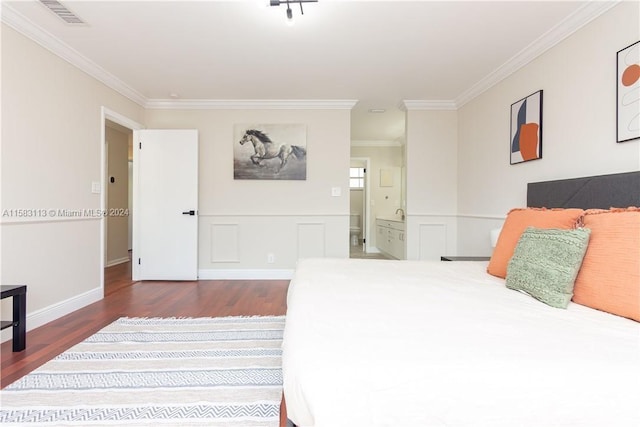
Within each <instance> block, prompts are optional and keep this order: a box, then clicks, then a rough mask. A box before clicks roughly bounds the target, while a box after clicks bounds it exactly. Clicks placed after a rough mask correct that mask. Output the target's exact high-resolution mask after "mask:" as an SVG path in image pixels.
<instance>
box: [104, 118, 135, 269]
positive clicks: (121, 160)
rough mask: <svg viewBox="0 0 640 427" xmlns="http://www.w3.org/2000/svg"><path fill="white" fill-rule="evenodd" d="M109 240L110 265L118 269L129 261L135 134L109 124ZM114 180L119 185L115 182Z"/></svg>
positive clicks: (107, 256) (107, 263)
mask: <svg viewBox="0 0 640 427" xmlns="http://www.w3.org/2000/svg"><path fill="white" fill-rule="evenodd" d="M105 131H106V135H105V139H106V143H107V166H108V171H107V175H106V184H105V185H106V189H105V191H106V193H107V212H109V213H110V214H109V215H108V216H107V236H106V237H107V238H106V251H105V252H106V261H105V263H106V265H107V266H109V265H115V264H118V263H121V262H124V261H127V260H128V259H129V216H128V215H125V214H124V213H125V212H128V211H129V139H130V137H131V132H127V133H124V132H122V131H121V130H118V129H115V128H114V127H112V126H110V125H109V124H107V126H106V129H105ZM111 177H113V178H114V181H115V182H113V183H112V182H111V181H110V179H111Z"/></svg>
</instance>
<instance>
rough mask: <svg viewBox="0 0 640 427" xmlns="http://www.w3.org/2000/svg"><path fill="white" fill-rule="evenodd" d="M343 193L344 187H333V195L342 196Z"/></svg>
mask: <svg viewBox="0 0 640 427" xmlns="http://www.w3.org/2000/svg"><path fill="white" fill-rule="evenodd" d="M341 195H342V188H340V187H331V196H333V197H340V196H341Z"/></svg>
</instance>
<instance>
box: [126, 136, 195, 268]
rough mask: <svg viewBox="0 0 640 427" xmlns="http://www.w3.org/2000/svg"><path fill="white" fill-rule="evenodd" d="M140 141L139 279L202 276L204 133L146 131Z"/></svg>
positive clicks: (135, 245)
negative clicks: (200, 147)
mask: <svg viewBox="0 0 640 427" xmlns="http://www.w3.org/2000/svg"><path fill="white" fill-rule="evenodd" d="M134 141H135V147H134V149H135V150H134V163H136V165H135V166H134V169H135V171H136V173H135V176H134V209H135V211H136V215H135V216H134V220H135V224H134V230H133V233H134V242H133V260H132V261H133V263H134V271H133V273H134V280H196V279H197V278H198V131H197V130H195V129H186V130H183V129H181V130H152V129H146V130H140V131H137V132H136V134H135V135H134ZM136 155H137V161H136V158H135V157H136ZM136 178H137V179H136Z"/></svg>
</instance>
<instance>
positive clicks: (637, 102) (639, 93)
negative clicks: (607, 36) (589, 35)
mask: <svg viewBox="0 0 640 427" xmlns="http://www.w3.org/2000/svg"><path fill="white" fill-rule="evenodd" d="M617 60H618V62H617V66H616V71H617V73H616V75H617V83H616V101H617V104H616V116H617V121H618V124H617V129H616V142H625V141H630V140H632V139H638V138H640V41H637V42H635V43H634V44H632V45H630V46H627V47H625V48H624V49H622V50H620V51H618V55H617Z"/></svg>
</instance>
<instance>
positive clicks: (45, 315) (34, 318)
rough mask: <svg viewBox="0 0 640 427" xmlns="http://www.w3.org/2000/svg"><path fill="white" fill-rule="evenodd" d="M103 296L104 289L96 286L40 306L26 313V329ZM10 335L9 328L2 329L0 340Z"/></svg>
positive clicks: (63, 314)
mask: <svg viewBox="0 0 640 427" xmlns="http://www.w3.org/2000/svg"><path fill="white" fill-rule="evenodd" d="M28 294H29V289H28V288H27V295H28ZM103 297H104V291H103V290H102V288H101V287H98V288H94V289H92V290H90V291H87V292H85V293H83V294H80V295H77V296H75V297H72V298H69V299H67V300H64V301H60V302H58V303H56V304H52V305H50V306H49V307H45V308H41V309H40V310H36V311H34V312H33V313H30V314H27V331H30V330H32V329H35V328H37V327H39V326H42V325H44V324H45V323H49V322H51V321H54V320H56V319H59V318H60V317H62V316H65V315H67V314H69V313H71V312H74V311H76V310H79V309H81V308H83V307H86V306H87V305H89V304H93V303H94V302H96V301H100V300H101V299H102V298H103ZM11 335H12V331H11V329H10V328H7V329H5V330H4V331H2V338H1V340H2V341H1V342H5V341H7V340H9V339H11ZM28 346H29V341H27V347H28Z"/></svg>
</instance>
